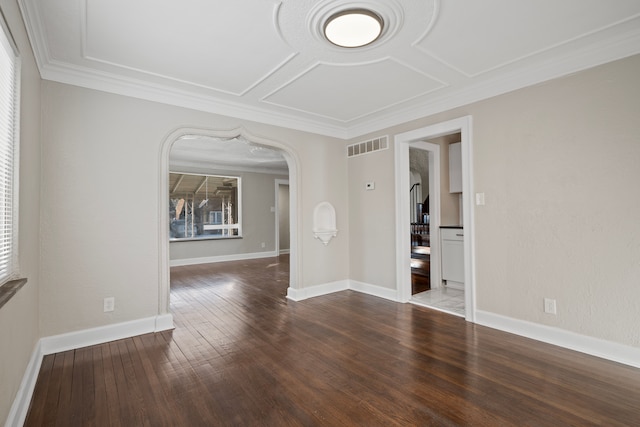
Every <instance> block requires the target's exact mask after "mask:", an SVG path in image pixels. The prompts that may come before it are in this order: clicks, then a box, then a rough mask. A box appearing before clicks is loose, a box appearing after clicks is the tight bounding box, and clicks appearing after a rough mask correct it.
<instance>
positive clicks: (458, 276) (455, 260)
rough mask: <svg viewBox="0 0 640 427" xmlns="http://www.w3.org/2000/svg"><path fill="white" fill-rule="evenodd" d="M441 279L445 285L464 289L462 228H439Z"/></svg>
mask: <svg viewBox="0 0 640 427" xmlns="http://www.w3.org/2000/svg"><path fill="white" fill-rule="evenodd" d="M440 238H441V249H442V280H446V281H447V286H449V287H451V288H455V289H464V229H462V228H442V229H440Z"/></svg>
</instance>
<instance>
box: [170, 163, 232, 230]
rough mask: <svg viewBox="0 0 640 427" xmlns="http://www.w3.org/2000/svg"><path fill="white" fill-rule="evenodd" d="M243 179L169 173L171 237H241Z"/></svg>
mask: <svg viewBox="0 0 640 427" xmlns="http://www.w3.org/2000/svg"><path fill="white" fill-rule="evenodd" d="M240 200H241V195H240V178H238V177H232V176H218V175H198V174H190V173H178V172H170V173H169V237H170V239H171V240H174V241H175V240H194V239H198V240H200V239H221V238H232V237H241V236H242V227H241V221H240V214H241V209H240Z"/></svg>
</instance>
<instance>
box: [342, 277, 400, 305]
mask: <svg viewBox="0 0 640 427" xmlns="http://www.w3.org/2000/svg"><path fill="white" fill-rule="evenodd" d="M349 289H351V290H354V291H357V292H362V293H363V294H367V295H373V296H374V297H379V298H384V299H388V300H391V301H396V302H397V301H398V290H397V289H389V288H383V287H382V286H377V285H372V284H370V283H364V282H358V281H357V280H349Z"/></svg>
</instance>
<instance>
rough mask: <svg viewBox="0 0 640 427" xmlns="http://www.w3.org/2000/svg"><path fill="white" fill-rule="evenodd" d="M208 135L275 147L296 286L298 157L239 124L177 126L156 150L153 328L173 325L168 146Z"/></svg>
mask: <svg viewBox="0 0 640 427" xmlns="http://www.w3.org/2000/svg"><path fill="white" fill-rule="evenodd" d="M196 136H199V137H209V138H225V139H228V138H238V137H241V138H243V139H244V140H247V141H250V142H251V143H253V144H257V145H258V146H265V147H270V148H273V149H276V150H279V151H280V152H281V153H282V155H283V157H284V158H285V160H286V162H287V166H288V169H289V188H290V193H289V194H290V200H289V202H290V203H289V205H290V207H289V225H290V230H289V234H290V271H289V287H290V288H293V289H296V288H297V285H298V283H299V271H300V258H299V254H298V248H299V247H300V245H299V244H298V230H297V228H298V179H299V178H298V177H299V176H300V174H299V164H300V163H299V161H298V159H297V156H296V154H295V152H294V151H293V150H292V149H291V148H290V147H288V146H287V145H285V144H283V143H280V142H277V141H272V140H269V139H265V138H261V137H257V136H254V135H251V134H250V133H248V132H246V131H245V130H244V129H242V128H238V129H233V130H227V131H219V130H213V129H203V128H181V129H177V130H175V131H174V132H172V133H171V134H169V135H168V136H167V137H166V138H165V140H164V141H163V143H162V146H161V150H160V168H159V174H160V177H159V182H160V186H159V195H158V200H159V205H158V213H159V215H158V218H159V220H158V257H159V275H158V278H159V280H158V282H159V283H158V316H157V319H158V320H157V321H156V323H157V324H156V330H163V329H170V328H172V327H173V319H172V317H171V314H170V312H169V300H170V286H169V282H170V272H169V269H170V260H169V238H170V231H169V226H168V224H169V210H168V209H166V207H167V206H168V205H169V172H170V167H169V155H170V153H171V148H172V147H173V145H174V144H175V143H176V141H178V140H180V139H182V138H190V137H191V138H193V137H196Z"/></svg>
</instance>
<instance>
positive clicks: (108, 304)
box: [104, 297, 116, 313]
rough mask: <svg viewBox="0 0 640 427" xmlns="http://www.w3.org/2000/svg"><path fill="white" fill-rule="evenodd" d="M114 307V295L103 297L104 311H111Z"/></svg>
mask: <svg viewBox="0 0 640 427" xmlns="http://www.w3.org/2000/svg"><path fill="white" fill-rule="evenodd" d="M115 308H116V299H115V297H108V298H105V299H104V312H105V313H107V312H109V311H113V310H114V309H115Z"/></svg>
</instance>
